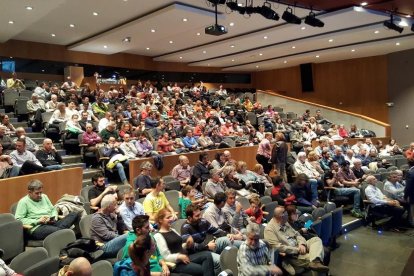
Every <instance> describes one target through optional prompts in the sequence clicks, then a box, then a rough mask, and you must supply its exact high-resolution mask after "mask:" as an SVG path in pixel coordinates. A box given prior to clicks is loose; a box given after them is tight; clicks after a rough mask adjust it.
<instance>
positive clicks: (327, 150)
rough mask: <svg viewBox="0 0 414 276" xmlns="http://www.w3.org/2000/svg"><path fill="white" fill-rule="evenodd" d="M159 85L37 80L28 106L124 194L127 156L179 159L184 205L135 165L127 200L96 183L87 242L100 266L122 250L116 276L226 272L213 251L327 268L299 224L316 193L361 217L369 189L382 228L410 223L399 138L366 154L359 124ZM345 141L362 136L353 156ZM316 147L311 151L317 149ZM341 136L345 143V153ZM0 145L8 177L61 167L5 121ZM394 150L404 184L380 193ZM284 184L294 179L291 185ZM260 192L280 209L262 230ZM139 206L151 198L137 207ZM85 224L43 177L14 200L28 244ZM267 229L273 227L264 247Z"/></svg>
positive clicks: (408, 184) (256, 264)
mask: <svg viewBox="0 0 414 276" xmlns="http://www.w3.org/2000/svg"><path fill="white" fill-rule="evenodd" d="M158 85H159V84H153V83H151V82H145V83H141V82H139V83H138V84H137V85H133V86H131V88H130V89H125V88H123V87H121V88H119V89H118V90H116V89H115V88H111V89H110V90H109V91H107V92H105V91H103V90H101V89H99V87H98V89H96V90H92V89H90V88H89V85H85V87H84V88H83V89H82V90H81V91H80V93H78V92H77V90H76V89H77V87H76V85H75V83H74V82H72V81H71V80H70V78H69V79H68V80H67V82H65V83H64V84H63V85H62V86H60V87H59V86H52V87H51V88H50V89H49V88H48V87H47V84H41V85H40V86H39V87H37V88H36V89H35V93H34V94H33V96H32V99H31V101H28V103H27V105H28V108H29V106H30V107H33V109H32V110H30V112H31V115H32V116H33V117H31V118H30V120H31V122H30V123H31V124H32V126H33V127H36V126H37V125H38V123H39V122H38V119H39V118H41V116H40V117H39V113H42V112H44V111H46V110H48V111H51V112H53V115H52V117H51V119H50V121H49V122H48V127H47V128H48V129H54V128H56V125H59V124H60V123H62V122H66V126H65V130H66V134H69V135H71V134H72V135H76V136H79V135H82V143H84V144H87V145H88V147H87V150H88V151H90V152H97V150H98V148H99V147H101V146H102V147H104V150H103V153H104V155H105V156H107V157H109V159H110V161H109V162H108V164H113V167H112V168H110V167H109V166H107V169H108V170H111V169H113V168H115V167H116V168H117V171H118V174H119V177H120V179H121V182H122V183H123V184H129V183H128V180H127V178H126V174H125V171H124V169H126V168H127V167H128V160H130V159H134V158H140V157H148V156H156V155H160V154H180V156H179V158H178V160H179V163H178V164H176V166H175V167H174V168H173V169H172V171H171V173H170V174H171V176H172V177H173V178H174V179H176V180H177V181H178V182H179V183H180V186H181V189H180V198H179V207H178V208H179V209H174V207H173V206H172V205H171V204H170V202H169V201H168V199H167V197H166V195H165V193H164V190H165V183H164V179H163V178H160V177H151V175H152V173H151V171H152V169H153V165H152V163H151V162H143V163H142V165H141V173H140V175H139V176H138V177H137V178H136V180H135V181H134V183H131V184H132V185H131V187H130V188H128V189H126V190H123V191H122V193H120V192H119V191H118V188H117V186H116V185H106V184H105V176H104V175H103V174H101V173H98V174H96V175H95V176H93V178H92V184H93V187H91V189H90V190H89V193H88V198H87V199H86V200H87V201H88V202H89V204H90V206H91V212H92V218H91V226H90V236H91V238H92V239H94V240H95V241H96V242H97V243H98V244H100V249H101V250H102V251H103V258H114V257H116V256H117V255H118V252H119V251H120V250H122V251H123V258H122V260H121V261H118V262H116V263H115V265H114V275H145V276H146V275H167V276H168V275H170V273H171V275H172V274H174V273H175V274H178V275H179V274H184V275H186V274H187V275H206V276H207V275H214V274H216V275H217V274H218V273H219V272H220V271H221V270H222V268H221V267H220V254H221V253H222V252H223V250H225V248H226V247H227V246H235V247H237V248H238V255H237V264H238V269H239V275H268V274H271V275H281V273H282V270H281V269H283V270H284V271H286V272H288V273H289V274H291V275H294V273H295V268H297V267H304V268H306V269H310V270H314V271H318V272H328V271H329V268H328V261H327V260H326V254H327V252H325V249H324V247H323V245H322V241H321V239H320V238H319V237H317V236H316V235H312V234H311V233H304V232H303V231H302V228H303V227H301V226H300V223H299V222H298V219H297V211H298V210H300V212H312V210H314V209H316V208H318V207H320V206H322V205H321V202H322V201H323V199H324V198H323V190H324V187H328V188H331V189H332V190H333V193H334V194H335V195H342V196H348V197H350V199H351V201H352V203H353V207H352V211H351V214H352V215H353V216H356V217H364V216H365V214H364V208H363V205H362V204H361V197H362V196H361V195H362V193H364V194H365V195H366V198H367V199H368V200H369V201H370V202H371V203H370V204H372V208H373V209H377V210H379V211H380V212H382V213H385V214H388V215H390V216H391V220H389V222H388V227H389V228H390V229H392V230H395V231H400V230H401V226H402V216H403V213H404V212H405V211H407V212H408V215H407V221H408V224H411V225H413V220H412V214H413V205H414V204H413V203H414V195H413V193H414V190H413V187H414V186H413V185H414V183H413V182H414V171H413V170H414V169H413V165H414V159H413V157H414V156H413V155H414V143H412V144H411V146H410V148H409V149H407V151H405V152H403V150H402V149H401V148H400V147H399V146H398V145H397V144H396V142H395V140H391V141H390V143H389V144H388V145H386V146H383V145H381V144H380V143H377V144H376V145H374V144H373V143H372V141H371V139H370V138H362V137H361V134H360V133H359V132H358V130H357V129H356V128H355V127H354V126H353V127H352V128H351V130H350V131H347V130H346V129H345V128H344V126H343V125H339V126H338V127H337V126H336V125H334V124H333V123H331V122H329V121H328V120H327V119H325V118H323V117H322V115H321V112H320V111H317V112H316V114H315V116H311V115H310V111H308V110H307V111H306V112H305V113H304V114H303V115H302V116H300V118H299V119H298V120H282V119H281V118H280V116H279V115H278V113H277V112H275V111H274V110H273V107H272V106H271V105H269V106H267V108H263V107H262V106H261V104H260V103H259V102H254V101H253V100H252V99H250V98H249V97H246V98H244V99H240V98H236V97H235V96H234V94H230V95H227V92H226V91H225V90H224V89H223V88H222V87H220V89H218V90H216V91H214V92H211V93H210V92H209V91H207V90H206V89H205V87H203V85H202V83H201V84H199V85H193V86H192V87H191V88H189V87H183V88H181V87H179V86H178V85H177V84H174V85H171V84H170V85H167V86H161V85H159V87H158ZM221 101H223V103H224V104H221ZM111 108H113V109H111ZM246 112H247V113H251V112H253V113H255V114H256V116H258V117H259V118H260V117H263V118H264V119H263V124H260V125H259V126H258V129H257V130H256V128H255V126H254V125H252V124H251V123H250V121H249V120H246V118H247V114H246ZM78 118H81V119H80V120H78ZM323 126H329V128H327V129H326V130H325V128H326V127H325V128H324V127H323ZM6 131H7V132H6ZM46 133H51V132H50V131H49V132H47V131H46ZM13 136H16V140H15V142H13V141H11V142H10V143H7V142H8V141H10V139H7V138H5V137H9V138H11V137H13ZM350 137H360V138H361V139H360V140H359V141H358V143H356V144H355V145H352V146H351V145H349V144H348V140H347V138H350ZM226 138H229V139H231V140H232V141H234V142H235V146H245V145H255V144H256V145H258V149H257V155H256V160H257V164H256V165H255V166H254V168H252V170H249V168H248V167H247V164H246V162H244V161H243V160H234V159H233V158H232V156H231V151H230V150H228V149H227V148H229V147H230V146H231V145H230V144H231V143H230V142H229V141H228V140H226ZM315 139H318V143H319V144H318V146H317V147H315V148H313V147H312V144H311V142H312V141H313V140H315ZM337 139H342V144H341V145H339V146H337V145H336V144H335V140H337ZM0 140H1V141H0V142H1V144H2V147H3V149H5V150H11V152H10V153H9V154H7V153H5V152H3V153H4V154H2V155H1V158H2V159H1V161H2V162H3V163H4V165H5V170H6V169H7V171H10V172H9V175H10V176H14V175H18V174H29V173H34V172H38V171H45V170H46V171H47V170H51V169H61V163H62V160H61V157H60V156H59V154H58V153H57V151H56V149H54V147H53V142H52V140H51V139H49V138H46V139H45V140H44V143H43V149H39V148H37V149H36V148H35V147H34V146H33V147H32V150H30V149H29V148H28V145H29V143H28V137H26V136H25V135H24V134H18V133H17V130H15V131H13V130H12V129H11V128H10V124H9V126H7V125H6V124H4V123H3V126H1V127H0ZM3 141H5V143H3ZM288 143H290V148H291V151H289V145H288ZM13 148H15V149H14V150H13ZM212 148H223V151H222V152H220V153H218V154H217V156H216V157H215V159H214V160H210V159H209V155H208V153H207V152H205V151H200V150H204V149H212ZM190 151H200V154H199V161H198V162H197V163H196V164H190V162H189V160H188V157H187V156H186V155H185V154H184V153H186V152H190ZM33 152H35V154H34V153H33ZM39 152H40V153H39ZM292 152H295V153H297V158H295V155H294V154H292ZM398 154H404V155H405V156H406V157H407V160H408V164H409V170H408V173H407V177H406V179H404V177H403V172H402V171H400V170H395V171H392V172H391V173H390V175H389V177H388V181H387V182H386V183H385V185H384V194H383V193H382V192H381V190H380V189H379V188H378V187H376V184H377V182H378V180H377V179H376V178H375V176H373V173H375V172H376V171H377V170H378V169H379V168H386V167H387V166H389V164H387V161H386V160H385V159H383V157H384V156H389V155H398ZM51 156H53V160H52V157H51ZM42 160H46V161H48V163H44V162H42ZM51 161H54V163H52V162H51ZM55 162H56V163H55ZM6 163H7V164H6ZM269 174H275V175H276V176H275V177H270V176H269ZM290 177H293V178H294V181H293V183H292V184H291V185H288V180H289V179H290ZM364 183H366V184H367V186H366V188H365V186H363V184H364ZM363 187H364V188H363ZM362 189H363V190H362ZM267 191H269V194H270V197H271V198H272V200H273V201H277V202H278V204H279V206H278V207H277V208H276V209H275V210H274V211H273V210H272V211H273V216H272V217H271V218H270V220H269V221H266V219H265V217H264V215H265V214H264V212H263V209H262V206H261V201H260V197H262V196H264V195H265V193H266V192H267ZM321 192H322V193H321ZM136 197H143V198H145V199H144V200H143V203H142V204H141V203H139V202H137V201H135V199H136ZM237 197H247V198H248V199H249V203H250V207H249V208H247V209H244V208H243V207H242V206H241V204H240V203H239V202H238V201H236V198H237ZM83 215H84V214H83V212H79V211H76V212H70V213H69V214H68V215H66V216H65V217H64V218H63V219H59V217H58V214H57V211H56V208H54V207H53V205H52V203H51V202H50V200H49V199H48V197H47V196H46V195H45V194H43V185H42V183H41V182H40V181H38V180H33V181H31V182H30V183H29V184H28V195H27V196H25V197H23V198H22V199H21V200H20V201H19V203H18V205H17V209H16V214H15V216H16V219H18V220H21V221H22V222H23V223H24V224H28V225H31V226H32V227H31V229H30V231H29V234H30V236H31V238H33V239H38V240H41V239H44V238H45V237H47V236H48V235H49V234H51V233H53V232H56V231H58V230H59V229H66V228H71V227H72V225H74V224H75V225H76V224H77V223H78V222H79V219H81V217H82V216H83ZM177 219H185V222H184V223H183V225H182V226H181V227H180V229H179V230H177V229H175V228H174V227H173V226H174V222H175V221H176V220H177ZM263 223H267V224H266V226H265V229H264V235H263V237H262V239H260V237H261V235H260V232H261V230H260V225H261V224H263ZM301 231H302V232H301ZM271 249H276V250H278V252H280V253H283V254H285V255H286V258H284V262H283V263H282V265H283V267H282V268H279V267H277V266H276V264H272V263H271V258H270V252H271ZM171 263H172V264H173V265H171ZM67 275H69V274H67Z"/></svg>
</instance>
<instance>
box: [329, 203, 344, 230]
mask: <svg viewBox="0 0 414 276" xmlns="http://www.w3.org/2000/svg"><path fill="white" fill-rule="evenodd" d="M342 216H343V210H342V208H341V207H340V208H336V209H335V210H333V211H332V237H337V236H339V235H340V234H341V232H342Z"/></svg>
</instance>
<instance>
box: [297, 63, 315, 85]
mask: <svg viewBox="0 0 414 276" xmlns="http://www.w3.org/2000/svg"><path fill="white" fill-rule="evenodd" d="M312 68H313V63H305V64H301V65H300V81H301V84H302V92H313V69H312Z"/></svg>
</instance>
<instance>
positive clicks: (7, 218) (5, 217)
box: [0, 213, 16, 224]
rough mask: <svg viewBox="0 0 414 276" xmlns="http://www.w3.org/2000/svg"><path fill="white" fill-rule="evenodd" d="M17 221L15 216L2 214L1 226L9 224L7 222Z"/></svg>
mask: <svg viewBox="0 0 414 276" xmlns="http://www.w3.org/2000/svg"><path fill="white" fill-rule="evenodd" d="M15 220H16V219H15V218H14V215H12V214H9V213H5V214H0V224H3V223H7V222H12V221H15Z"/></svg>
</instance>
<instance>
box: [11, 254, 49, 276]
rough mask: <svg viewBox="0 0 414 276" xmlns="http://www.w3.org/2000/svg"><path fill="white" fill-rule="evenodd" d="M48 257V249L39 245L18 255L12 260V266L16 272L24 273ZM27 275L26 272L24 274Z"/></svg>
mask: <svg viewBox="0 0 414 276" xmlns="http://www.w3.org/2000/svg"><path fill="white" fill-rule="evenodd" d="M47 257H48V255H47V251H46V249H44V248H43V247H37V248H33V249H30V250H26V251H24V252H22V253H20V254H19V255H17V256H16V257H15V258H14V259H13V260H12V261H11V262H10V265H9V266H10V268H11V269H13V270H14V271H15V272H16V273H21V274H22V273H23V272H24V271H25V270H26V269H28V268H29V267H31V266H33V265H35V264H36V263H38V262H40V261H42V260H44V259H46V258H47ZM23 275H26V274H23Z"/></svg>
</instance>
